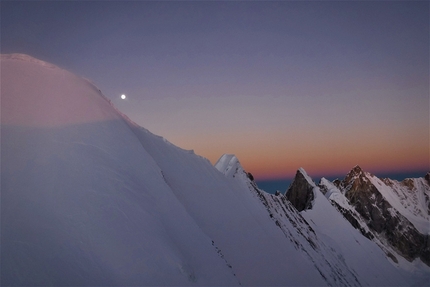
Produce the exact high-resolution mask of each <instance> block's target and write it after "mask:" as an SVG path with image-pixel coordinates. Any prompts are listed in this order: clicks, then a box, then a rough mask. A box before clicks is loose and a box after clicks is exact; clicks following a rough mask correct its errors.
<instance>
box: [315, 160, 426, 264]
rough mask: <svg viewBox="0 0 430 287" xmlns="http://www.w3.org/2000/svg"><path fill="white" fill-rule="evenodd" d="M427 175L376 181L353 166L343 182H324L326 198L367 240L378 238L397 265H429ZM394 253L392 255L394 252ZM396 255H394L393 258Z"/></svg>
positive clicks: (322, 184) (377, 179)
mask: <svg viewBox="0 0 430 287" xmlns="http://www.w3.org/2000/svg"><path fill="white" fill-rule="evenodd" d="M428 179H429V174H427V175H426V176H425V177H422V178H414V179H412V178H409V179H405V180H403V181H402V182H398V181H395V180H391V179H379V178H377V177H376V176H374V175H372V174H370V173H368V172H364V171H363V170H362V169H361V168H360V167H359V166H356V167H354V168H353V169H352V170H351V171H350V172H349V173H348V175H347V176H346V177H345V178H344V179H343V180H342V181H339V180H337V181H335V182H334V183H333V184H331V183H328V181H327V180H325V179H323V180H322V181H321V183H320V186H321V188H322V190H323V191H324V193H325V194H326V197H327V198H328V199H329V200H330V201H331V202H332V203H333V205H334V206H335V207H336V208H337V209H338V210H339V211H341V212H342V213H343V214H344V215H345V217H346V218H348V220H349V221H350V222H351V223H352V224H353V225H355V226H357V224H358V225H359V226H357V227H358V228H359V229H360V230H361V231H362V233H363V234H364V235H366V236H367V237H369V238H374V237H375V238H377V239H378V240H380V241H381V242H384V244H383V245H384V246H385V247H387V248H388V249H392V250H391V251H387V255H389V257H390V258H391V259H392V260H394V262H396V263H397V262H398V258H399V257H403V258H405V259H407V260H408V261H413V260H415V259H417V258H419V259H420V260H421V261H422V262H424V263H425V264H427V265H430V242H429V234H430V184H429V180H428ZM366 227H367V228H366ZM393 251H394V252H393ZM394 254H397V255H394Z"/></svg>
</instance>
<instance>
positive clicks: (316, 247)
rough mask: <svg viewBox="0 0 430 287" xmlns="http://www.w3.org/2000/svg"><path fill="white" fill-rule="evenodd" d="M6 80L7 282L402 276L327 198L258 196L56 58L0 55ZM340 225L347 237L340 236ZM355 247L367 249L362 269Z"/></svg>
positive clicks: (229, 158)
mask: <svg viewBox="0 0 430 287" xmlns="http://www.w3.org/2000/svg"><path fill="white" fill-rule="evenodd" d="M1 76H2V78H1V85H2V90H1V100H2V106H1V109H2V110H1V193H2V194H1V196H2V198H1V199H2V200H1V267H2V268H1V285H3V286H4V285H27V286H35V285H39V286H40V285H51V286H60V285H68V286H71V285H81V286H82V285H85V286H90V285H92V286H101V285H111V286H112V285H121V286H124V285H133V286H143V285H181V286H183V285H223V286H224V285H240V284H242V285H266V286H267V285H278V286H279V285H283V286H288V285H301V286H303V285H306V286H310V285H314V286H316V285H318V286H321V285H342V286H348V285H349V286H359V285H368V284H370V285H372V284H373V285H375V284H378V285H381V284H384V282H385V283H386V284H388V285H392V283H393V282H396V283H399V282H400V283H401V284H403V283H404V282H406V281H405V280H407V279H408V277H407V276H404V274H403V273H401V272H397V271H398V270H397V269H396V268H395V267H394V266H392V265H391V264H390V263H389V262H388V261H387V260H385V257H384V254H383V253H382V252H379V251H378V250H379V249H377V248H375V247H374V246H373V245H372V244H374V243H373V242H371V241H366V240H367V239H366V238H364V237H362V236H361V235H360V234H359V233H358V232H355V231H354V230H353V229H352V228H350V229H351V230H352V231H351V230H349V229H347V228H348V225H347V224H346V221H341V220H343V219H342V217H341V215H340V214H339V213H335V212H336V211H335V209H334V208H333V207H332V206H331V205H330V204H329V203H328V201H327V200H326V198H325V197H324V196H323V195H322V194H317V193H316V199H315V208H314V207H313V208H312V210H309V211H306V212H304V213H302V214H303V216H302V215H301V214H300V213H299V212H298V211H297V210H295V209H294V207H293V206H292V205H291V204H289V203H288V202H287V201H286V200H284V199H282V198H280V197H279V198H275V196H271V195H268V194H266V193H264V192H263V191H261V190H258V188H257V187H256V185H255V183H254V182H253V181H252V180H251V179H250V178H251V176H250V175H249V174H246V173H245V172H244V171H243V169H242V167H241V166H240V163H239V161H238V160H237V158H236V157H235V156H233V155H226V156H224V157H223V158H222V159H221V160H220V162H219V164H217V166H216V167H217V168H215V167H213V166H212V165H211V164H210V162H209V161H208V160H206V159H204V158H202V157H200V156H197V155H195V154H194V153H193V152H192V151H186V150H183V149H180V148H178V147H176V146H174V145H172V144H170V143H169V142H167V141H166V140H164V139H163V138H161V137H159V136H156V135H153V134H152V133H150V132H149V131H147V130H146V129H144V128H142V127H139V126H138V125H136V124H134V123H133V122H131V121H130V120H129V119H128V118H127V117H126V116H124V115H122V114H121V113H120V112H118V111H117V110H116V109H115V108H114V107H113V106H112V105H111V104H110V102H109V101H108V100H107V99H106V98H104V96H103V95H102V94H101V93H100V91H99V90H98V89H97V88H96V87H94V86H93V85H92V84H91V83H89V82H88V81H86V80H84V79H81V78H79V77H77V76H74V75H73V74H70V73H69V72H67V71H64V70H62V69H60V68H58V67H55V66H53V65H51V64H48V63H45V62H42V61H39V60H36V59H33V58H31V57H29V56H26V55H18V54H13V55H2V57H1ZM220 171H221V172H220ZM303 173H304V170H303ZM305 179H309V177H305ZM314 186H315V185H314ZM321 200H325V201H324V202H323V203H319V202H320V201H321ZM330 208H331V211H329V212H326V210H325V209H330ZM321 214H324V216H320V215H321ZM336 214H337V215H336ZM336 216H337V217H336ZM305 218H306V219H308V220H310V221H311V222H312V224H309V223H308V222H306V220H305ZM319 222H320V223H319ZM331 222H333V224H334V225H335V226H337V228H338V229H336V228H335V226H333V224H332V225H330V223H331ZM314 225H315V226H314ZM319 225H321V227H319ZM311 226H312V227H311ZM329 228H333V230H331V229H329ZM343 229H344V230H346V232H347V233H351V234H350V235H342V236H340V234H341V231H342V230H343ZM354 232H355V233H354ZM338 235H339V236H340V239H339V240H340V241H336V240H334V239H333V237H336V238H337V236H338ZM355 242H357V243H355ZM338 243H340V244H339V246H340V248H339V246H337V245H338ZM361 245H365V246H366V248H364V249H360V246H361ZM337 248H339V249H337ZM348 248H355V249H354V250H355V251H354V252H352V251H350V250H349V249H348ZM360 252H374V254H373V255H371V256H370V257H369V258H371V260H370V263H368V262H367V261H366V256H365V255H364V254H362V255H360V254H359V253H360ZM378 252H379V253H378ZM355 255H357V256H358V255H360V256H358V257H357V258H359V261H356V262H354V258H353V256H355ZM366 264H371V265H366ZM361 265H366V266H365V267H360V266H361ZM372 268H373V269H374V270H370V269H372ZM369 270H370V271H369ZM378 270H379V271H380V272H382V273H383V274H380V277H378V275H377V274H378ZM375 274H376V275H375ZM367 276H368V277H367ZM408 282H409V281H408Z"/></svg>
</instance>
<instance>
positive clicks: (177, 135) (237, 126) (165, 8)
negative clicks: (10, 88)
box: [1, 1, 430, 179]
mask: <svg viewBox="0 0 430 287" xmlns="http://www.w3.org/2000/svg"><path fill="white" fill-rule="evenodd" d="M1 52H2V53H26V54H29V55H31V56H33V57H36V58H39V59H41V60H45V61H48V62H51V63H53V64H55V65H57V66H60V67H62V68H64V69H67V70H69V71H71V72H73V73H75V74H78V75H80V76H83V77H85V78H88V79H91V80H92V81H93V82H94V83H95V85H96V86H98V87H99V88H100V89H101V91H102V92H103V94H104V95H106V96H107V97H108V98H110V99H111V100H112V102H113V103H114V104H115V105H116V106H117V107H118V108H119V109H120V110H121V111H122V112H123V113H125V114H126V115H127V116H129V117H130V118H131V119H132V120H133V121H135V122H136V123H138V124H139V125H141V126H143V127H145V128H147V129H149V130H150V131H152V132H153V133H155V134H158V135H161V136H163V137H165V138H166V139H168V140H169V141H171V142H172V143H174V144H176V145H178V146H180V147H182V148H184V149H193V150H194V151H195V152H196V153H197V154H199V155H202V156H204V157H206V158H208V159H209V160H210V161H211V162H212V163H215V162H216V160H217V159H218V158H219V157H220V156H221V155H222V154H223V153H234V154H236V155H237V156H238V158H239V160H240V161H241V163H242V165H243V166H244V168H245V169H246V170H248V171H250V172H252V173H253V174H254V176H255V177H256V178H257V179H266V178H285V177H292V176H293V175H294V174H295V171H296V170H297V168H299V167H303V168H304V169H305V170H306V171H307V172H308V173H309V174H310V175H311V176H322V175H324V176H330V175H334V174H345V173H346V172H348V171H349V170H350V169H351V168H352V167H353V166H355V165H356V164H358V165H360V166H361V167H362V168H363V169H364V170H367V171H370V172H373V173H375V174H378V173H385V174H386V173H387V172H403V171H406V172H409V171H418V172H422V173H423V175H424V172H426V171H428V170H430V167H429V160H430V158H429V124H430V122H429V109H430V106H429V2H427V1H420V2H398V1H381V2H380V1H369V2H361V1H360V2H355V1H322V2H292V1H273V2H272V1H270V2H269V1H265V2H263V1H253V2H245V1H235V2H226V1H223V2H221V1H211V2H202V1H193V2H183V1H181V2H168V1H163V2H160V1H154V2H143V1H132V2H126V1H110V2H107V1H90V2H88V1H69V2H64V1H61V2H50V1H36V2H29V1H22V2H21V1H13V2H8V1H2V2H1ZM123 93H124V94H126V95H127V100H121V99H120V95H121V94H123Z"/></svg>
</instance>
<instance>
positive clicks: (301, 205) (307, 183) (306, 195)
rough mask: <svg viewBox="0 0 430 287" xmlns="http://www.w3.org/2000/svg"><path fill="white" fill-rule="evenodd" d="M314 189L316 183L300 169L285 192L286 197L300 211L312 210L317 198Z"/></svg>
mask: <svg viewBox="0 0 430 287" xmlns="http://www.w3.org/2000/svg"><path fill="white" fill-rule="evenodd" d="M314 187H315V183H314V182H313V181H312V179H311V178H310V177H309V176H308V175H307V173H306V172H305V170H304V169H302V168H300V169H299V170H297V172H296V176H295V177H294V180H293V182H292V183H291V185H290V187H289V188H288V190H287V191H286V192H285V196H286V198H287V199H288V201H290V202H291V203H292V205H293V206H294V207H295V208H296V209H297V210H298V211H303V210H306V209H311V208H312V202H313V200H314V198H315V196H314V191H313V189H314Z"/></svg>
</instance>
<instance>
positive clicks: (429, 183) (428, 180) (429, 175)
mask: <svg viewBox="0 0 430 287" xmlns="http://www.w3.org/2000/svg"><path fill="white" fill-rule="evenodd" d="M424 178H425V180H426V181H427V183H428V185H430V171H429V172H428V173H427V174H426V176H425V177H424Z"/></svg>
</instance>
